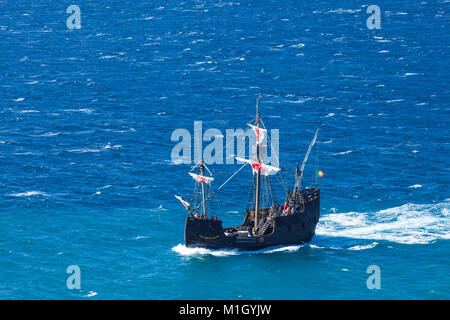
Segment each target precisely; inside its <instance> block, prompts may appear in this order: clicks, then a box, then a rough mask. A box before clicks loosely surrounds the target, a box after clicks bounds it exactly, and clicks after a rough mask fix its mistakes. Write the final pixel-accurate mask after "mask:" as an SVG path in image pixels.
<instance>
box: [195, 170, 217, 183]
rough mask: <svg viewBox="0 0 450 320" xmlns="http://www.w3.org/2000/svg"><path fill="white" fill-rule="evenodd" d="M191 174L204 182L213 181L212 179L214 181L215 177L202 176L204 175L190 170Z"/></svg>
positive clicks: (199, 181) (198, 180)
mask: <svg viewBox="0 0 450 320" xmlns="http://www.w3.org/2000/svg"><path fill="white" fill-rule="evenodd" d="M189 174H190V176H191V177H192V178H193V179H194V180H195V181H197V182H198V183H202V182H205V183H211V182H212V181H214V178H213V177H205V176H202V175H199V174H195V173H192V172H189Z"/></svg>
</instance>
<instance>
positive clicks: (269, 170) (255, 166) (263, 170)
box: [235, 157, 281, 176]
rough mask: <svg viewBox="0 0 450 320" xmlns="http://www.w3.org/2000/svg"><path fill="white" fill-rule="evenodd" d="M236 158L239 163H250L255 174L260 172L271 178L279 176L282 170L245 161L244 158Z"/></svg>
mask: <svg viewBox="0 0 450 320" xmlns="http://www.w3.org/2000/svg"><path fill="white" fill-rule="evenodd" d="M235 158H236V160H238V161H242V162H247V163H250V165H251V166H252V169H253V173H257V172H258V171H260V172H261V174H262V175H264V176H271V175H274V174H277V173H278V171H280V170H281V169H280V168H277V167H273V166H269V165H268V164H264V163H260V162H257V161H252V160H247V159H243V158H239V157H235Z"/></svg>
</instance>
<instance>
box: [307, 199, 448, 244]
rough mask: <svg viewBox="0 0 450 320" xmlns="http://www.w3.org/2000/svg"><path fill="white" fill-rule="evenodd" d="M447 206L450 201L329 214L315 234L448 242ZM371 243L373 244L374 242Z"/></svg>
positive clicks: (408, 241)
mask: <svg viewBox="0 0 450 320" xmlns="http://www.w3.org/2000/svg"><path fill="white" fill-rule="evenodd" d="M449 206H450V199H446V200H445V201H444V202H442V203H436V204H412V203H407V204H404V205H402V206H399V207H393V208H389V209H386V210H380V211H375V212H345V213H339V212H338V213H330V214H328V215H325V216H322V217H321V218H320V221H319V224H318V226H317V230H316V234H317V235H323V236H329V237H344V238H354V239H370V240H387V241H391V242H397V243H405V244H427V243H431V242H433V241H436V240H439V239H450V219H449V213H448V210H449ZM373 244H375V245H376V242H375V243H373ZM373 244H371V245H373ZM371 245H369V246H371ZM375 245H374V246H375ZM358 249H359V250H360V249H362V247H361V246H355V247H354V250H358Z"/></svg>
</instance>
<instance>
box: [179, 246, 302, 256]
mask: <svg viewBox="0 0 450 320" xmlns="http://www.w3.org/2000/svg"><path fill="white" fill-rule="evenodd" d="M301 247H302V245H293V246H279V247H269V248H265V249H261V250H254V251H244V250H236V249H217V250H213V249H206V248H188V247H186V246H185V245H184V244H181V243H180V244H178V245H176V246H175V247H173V248H172V251H174V252H176V253H178V254H180V255H182V256H187V257H195V256H197V257H201V256H207V255H211V256H215V257H226V256H236V255H241V254H245V255H253V254H267V253H280V252H286V253H288V252H295V251H298V250H299V249H300V248H301Z"/></svg>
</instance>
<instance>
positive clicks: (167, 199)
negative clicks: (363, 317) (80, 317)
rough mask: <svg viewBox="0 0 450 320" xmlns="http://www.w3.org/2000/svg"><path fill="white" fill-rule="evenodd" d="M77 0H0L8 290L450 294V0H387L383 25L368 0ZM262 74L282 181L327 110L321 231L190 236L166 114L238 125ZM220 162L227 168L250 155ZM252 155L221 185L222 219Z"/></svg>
mask: <svg viewBox="0 0 450 320" xmlns="http://www.w3.org/2000/svg"><path fill="white" fill-rule="evenodd" d="M76 4H77V5H78V6H79V7H80V12H81V28H80V29H73V30H69V29H68V28H67V27H66V19H67V17H68V16H69V14H67V13H66V9H67V6H68V5H69V4H66V3H61V2H58V1H50V2H48V3H45V4H42V3H37V2H31V1H29V2H20V3H19V2H10V1H0V7H1V14H0V37H1V41H0V43H1V46H2V48H1V52H2V59H1V60H0V67H1V68H0V70H1V73H0V87H1V90H0V98H1V99H0V119H1V121H0V151H1V152H0V164H1V168H2V170H1V171H0V188H1V189H0V190H1V191H0V198H1V202H0V207H1V210H0V217H1V221H2V223H1V224H0V235H1V238H0V279H1V281H0V298H1V299H43V298H45V299H111V298H113V299H114V298H118V299H448V298H449V297H450V275H449V274H450V273H449V265H450V258H449V257H450V255H449V253H450V242H449V238H450V232H449V213H448V210H449V207H450V203H449V202H450V196H449V193H448V185H449V181H450V171H449V160H448V155H449V131H448V127H449V121H448V118H449V116H450V109H449V103H448V102H449V96H450V95H449V91H448V85H447V83H448V81H447V80H448V70H449V62H448V61H449V60H448V58H447V57H448V55H449V38H448V30H449V20H448V10H449V5H448V2H446V1H422V2H417V1H402V2H401V3H397V2H396V3H391V2H388V1H380V2H378V3H376V4H377V5H378V6H379V7H380V8H381V11H382V14H381V29H379V30H376V29H375V30H369V29H368V28H367V26H366V20H367V18H368V17H369V14H367V13H366V9H367V6H366V3H362V2H359V1H335V2H326V1H316V2H312V3H307V4H304V3H299V2H298V1H264V2H262V3H258V4H254V3H250V2H217V1H191V2H175V1H164V2H163V1H161V2H151V3H149V2H139V1H137V2H136V1H112V2H108V3H103V2H95V1H79V2H77V3H76ZM259 93H261V94H262V95H263V98H262V99H261V102H260V108H261V113H262V117H263V119H264V123H265V124H266V125H267V126H268V127H270V128H276V129H279V132H280V146H279V158H280V165H281V167H282V168H283V172H286V174H285V173H282V176H283V177H284V178H286V179H287V183H291V184H292V177H291V176H289V175H288V174H287V173H288V172H289V168H291V169H292V167H293V166H295V163H296V162H297V161H301V160H302V158H303V156H304V154H305V152H306V149H307V146H308V143H309V142H310V141H311V139H312V137H313V135H314V131H315V129H316V128H318V127H320V136H319V142H318V144H317V145H318V147H319V154H320V162H319V168H320V170H322V171H323V172H324V173H325V175H324V177H323V178H321V179H320V181H319V182H320V188H321V193H322V194H321V219H320V222H319V225H318V227H317V230H316V231H317V232H316V236H315V237H314V239H313V241H312V242H311V243H309V244H307V245H304V246H302V245H297V246H287V247H276V248H268V249H265V250H261V251H257V252H237V251H233V250H216V251H211V250H205V249H188V248H186V247H184V246H183V227H184V217H185V215H186V212H185V210H184V208H183V207H182V206H181V205H180V204H179V203H178V201H177V200H176V199H175V198H174V194H182V195H185V196H186V197H188V196H189V193H190V192H191V191H192V187H193V185H192V180H191V178H190V177H189V176H188V175H187V174H186V173H187V171H189V169H190V168H191V167H192V165H193V164H177V162H175V163H174V162H173V161H172V160H171V151H172V148H173V147H174V146H175V144H176V142H172V141H171V134H172V132H173V131H174V130H175V129H177V128H184V129H187V130H188V131H189V132H191V133H193V126H194V121H202V122H203V129H204V131H206V130H207V129H209V128H216V129H219V130H220V131H221V132H222V133H225V131H226V129H238V128H245V126H246V124H247V123H248V122H249V121H250V120H251V119H252V118H253V116H254V111H255V110H254V104H255V98H256V97H257V95H258V94H259ZM206 144H207V143H205V145H206ZM314 161H315V153H314V152H313V154H312V158H311V160H310V162H308V165H307V167H306V171H307V173H306V177H305V181H306V182H307V184H309V182H310V181H311V178H312V175H313V163H314ZM209 167H210V169H211V170H212V171H213V174H214V176H215V177H216V184H215V186H218V185H219V184H221V183H222V182H223V181H225V179H226V178H227V177H228V176H230V175H231V174H232V173H233V172H234V171H235V170H237V169H238V168H239V167H240V166H239V165H237V164H234V165H225V164H217V165H210V166H209ZM245 169H246V168H245ZM245 169H244V170H242V171H241V172H240V173H239V174H238V175H236V177H235V178H234V179H233V180H232V182H230V183H229V184H228V185H227V187H226V188H225V189H224V190H223V192H220V193H218V194H217V202H216V204H219V206H217V207H216V208H215V214H217V215H218V216H219V218H220V219H222V220H223V221H224V225H226V226H228V225H232V224H238V223H240V222H241V221H242V217H243V211H244V209H245V205H246V203H247V200H248V197H249V195H248V193H247V190H249V189H250V179H251V173H250V170H245ZM289 179H290V180H289ZM274 187H275V188H276V189H277V190H278V191H277V192H278V193H277V195H278V199H280V198H281V199H282V195H281V190H282V189H281V187H280V185H279V184H276V183H275V184H274ZM70 265H77V266H79V268H80V270H81V289H73V290H69V289H68V288H67V286H66V280H67V278H68V277H69V274H67V273H66V269H67V267H68V266H70ZM371 265H376V266H378V267H379V268H380V271H381V288H380V289H372V290H370V289H368V287H367V284H366V281H367V279H368V277H369V276H370V274H368V273H367V268H368V267H369V266H371Z"/></svg>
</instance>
